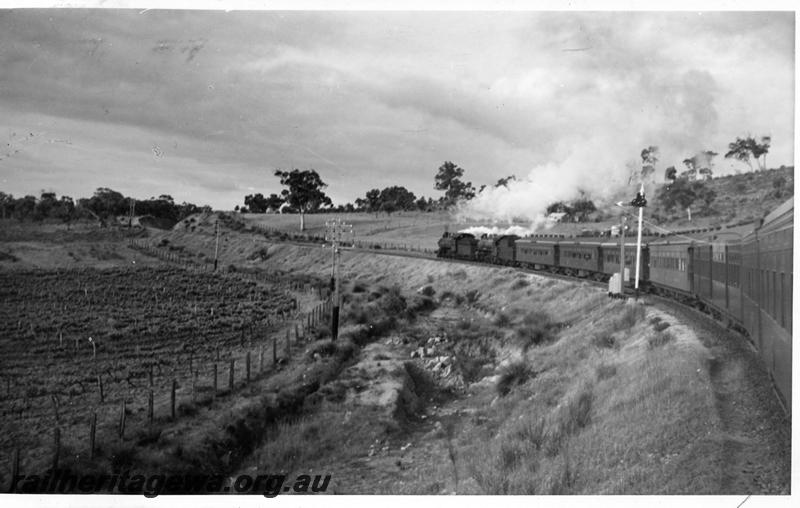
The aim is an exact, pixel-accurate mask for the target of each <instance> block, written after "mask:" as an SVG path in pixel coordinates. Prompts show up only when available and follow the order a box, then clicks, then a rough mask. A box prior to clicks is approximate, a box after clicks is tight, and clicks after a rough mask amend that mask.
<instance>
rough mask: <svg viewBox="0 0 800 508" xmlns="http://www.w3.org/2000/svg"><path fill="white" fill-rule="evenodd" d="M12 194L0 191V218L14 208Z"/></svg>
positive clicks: (4, 216)
mask: <svg viewBox="0 0 800 508" xmlns="http://www.w3.org/2000/svg"><path fill="white" fill-rule="evenodd" d="M13 207H14V196H13V195H12V194H6V193H5V192H2V191H0V218H3V219H5V218H6V217H8V215H7V214H10V212H11V211H12V210H13V209H14V208H13Z"/></svg>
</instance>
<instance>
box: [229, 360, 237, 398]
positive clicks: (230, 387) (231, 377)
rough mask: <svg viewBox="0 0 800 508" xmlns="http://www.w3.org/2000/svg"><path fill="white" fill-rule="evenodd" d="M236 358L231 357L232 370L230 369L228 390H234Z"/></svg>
mask: <svg viewBox="0 0 800 508" xmlns="http://www.w3.org/2000/svg"><path fill="white" fill-rule="evenodd" d="M235 361H236V360H234V359H232V358H231V365H230V370H229V371H228V391H231V392H232V391H233V364H234V362H235Z"/></svg>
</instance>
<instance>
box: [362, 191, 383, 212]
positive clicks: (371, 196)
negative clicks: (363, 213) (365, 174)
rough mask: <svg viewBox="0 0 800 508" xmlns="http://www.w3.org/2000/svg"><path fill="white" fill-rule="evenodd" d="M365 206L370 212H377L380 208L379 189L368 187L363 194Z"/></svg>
mask: <svg viewBox="0 0 800 508" xmlns="http://www.w3.org/2000/svg"><path fill="white" fill-rule="evenodd" d="M365 198H366V199H365V201H366V207H367V210H368V211H370V212H377V211H379V210H380V209H381V191H380V190H378V189H370V190H368V191H367V194H366V195H365Z"/></svg>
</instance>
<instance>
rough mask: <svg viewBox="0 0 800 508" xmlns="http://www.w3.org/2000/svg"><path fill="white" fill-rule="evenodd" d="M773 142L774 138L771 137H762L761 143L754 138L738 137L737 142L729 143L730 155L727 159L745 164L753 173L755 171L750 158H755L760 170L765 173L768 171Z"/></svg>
mask: <svg viewBox="0 0 800 508" xmlns="http://www.w3.org/2000/svg"><path fill="white" fill-rule="evenodd" d="M771 142H772V138H771V137H770V136H762V137H761V143H759V142H758V141H756V139H755V138H754V137H752V136H748V137H746V138H744V139H742V138H740V137H737V138H736V141H734V142H733V143H728V153H726V154H725V158H726V159H731V158H733V159H736V160H738V161H741V162H744V163H746V164H747V165H748V166H750V170H751V171H755V169H754V168H753V164H752V163H751V162H750V158H751V157H753V158H754V159H755V160H756V163H757V164H758V166H759V169H760V170H762V171H763V170H765V169H767V153H768V152H769V146H770V143H771Z"/></svg>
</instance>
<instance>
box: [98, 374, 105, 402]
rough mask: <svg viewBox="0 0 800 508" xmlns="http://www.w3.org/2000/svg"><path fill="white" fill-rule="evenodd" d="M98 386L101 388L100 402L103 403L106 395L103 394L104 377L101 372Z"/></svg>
mask: <svg viewBox="0 0 800 508" xmlns="http://www.w3.org/2000/svg"><path fill="white" fill-rule="evenodd" d="M97 386H98V388H100V403H101V404H102V403H103V402H104V400H105V397H104V396H103V378H102V376H100V374H98V375H97Z"/></svg>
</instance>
